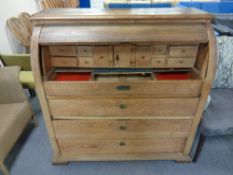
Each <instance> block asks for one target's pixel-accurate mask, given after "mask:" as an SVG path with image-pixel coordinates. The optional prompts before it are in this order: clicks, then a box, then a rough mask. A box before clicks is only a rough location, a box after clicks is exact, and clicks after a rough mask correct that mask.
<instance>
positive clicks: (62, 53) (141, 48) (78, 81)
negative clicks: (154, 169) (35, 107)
mask: <svg viewBox="0 0 233 175" xmlns="http://www.w3.org/2000/svg"><path fill="white" fill-rule="evenodd" d="M212 18H213V16H212V15H210V14H207V13H205V12H202V11H199V10H194V9H179V8H170V9H156V10H154V9H134V10H126V9H125V10H104V9H98V10H97V9H52V10H47V11H43V12H41V13H38V14H36V15H34V16H33V17H32V22H33V24H34V29H33V37H32V43H31V60H32V67H33V73H34V78H35V80H36V87H37V92H38V97H39V100H40V104H41V107H42V112H43V115H44V119H45V123H46V126H47V129H48V133H49V138H50V141H51V145H52V148H53V154H54V160H53V161H54V163H66V162H68V161H79V160H80V161H89V160H95V161H99V160H177V161H191V157H190V155H189V153H190V149H191V147H192V144H193V139H194V136H195V133H196V129H197V127H198V124H199V122H200V119H201V116H202V112H203V108H204V106H205V102H206V99H207V97H208V93H209V89H210V87H211V82H212V80H213V77H214V72H215V58H216V43H215V36H214V33H213V30H212V27H211V23H210V21H211V20H212Z"/></svg>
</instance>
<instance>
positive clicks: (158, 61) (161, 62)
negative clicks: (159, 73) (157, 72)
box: [151, 58, 166, 67]
mask: <svg viewBox="0 0 233 175" xmlns="http://www.w3.org/2000/svg"><path fill="white" fill-rule="evenodd" d="M165 63H166V62H165V58H152V61H151V65H152V66H154V67H164V66H165Z"/></svg>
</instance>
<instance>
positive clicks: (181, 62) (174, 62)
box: [167, 58, 196, 68]
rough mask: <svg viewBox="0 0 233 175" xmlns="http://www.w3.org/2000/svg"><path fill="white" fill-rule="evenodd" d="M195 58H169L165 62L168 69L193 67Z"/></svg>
mask: <svg viewBox="0 0 233 175" xmlns="http://www.w3.org/2000/svg"><path fill="white" fill-rule="evenodd" d="M195 61H196V59H195V58H169V59H168V62H167V66H168V67H179V68H181V67H193V66H194V64H195Z"/></svg>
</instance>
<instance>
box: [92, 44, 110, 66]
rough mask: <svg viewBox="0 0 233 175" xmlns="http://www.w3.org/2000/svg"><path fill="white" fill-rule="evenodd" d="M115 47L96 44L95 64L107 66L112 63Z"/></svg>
mask: <svg viewBox="0 0 233 175" xmlns="http://www.w3.org/2000/svg"><path fill="white" fill-rule="evenodd" d="M112 54H113V49H112V47H108V46H96V47H94V66H95V67H105V66H109V65H110V61H111V62H112V57H113V55H112Z"/></svg>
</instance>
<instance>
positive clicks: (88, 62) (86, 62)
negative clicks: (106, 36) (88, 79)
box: [78, 57, 93, 67]
mask: <svg viewBox="0 0 233 175" xmlns="http://www.w3.org/2000/svg"><path fill="white" fill-rule="evenodd" d="M78 60H79V67H92V66H93V58H92V57H79V58H78Z"/></svg>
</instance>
